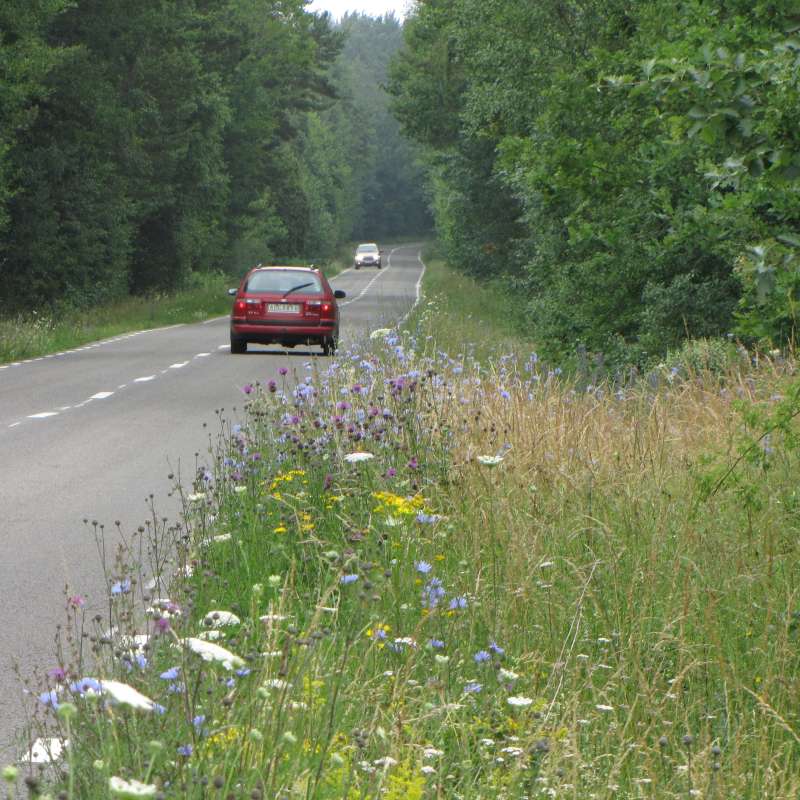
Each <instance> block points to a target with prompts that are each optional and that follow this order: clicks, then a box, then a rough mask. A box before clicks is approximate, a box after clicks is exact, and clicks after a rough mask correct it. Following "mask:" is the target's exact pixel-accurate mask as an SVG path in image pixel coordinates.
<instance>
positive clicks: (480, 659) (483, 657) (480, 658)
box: [472, 650, 491, 664]
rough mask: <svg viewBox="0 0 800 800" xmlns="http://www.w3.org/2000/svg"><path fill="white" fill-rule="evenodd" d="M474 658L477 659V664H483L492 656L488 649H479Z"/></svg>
mask: <svg viewBox="0 0 800 800" xmlns="http://www.w3.org/2000/svg"><path fill="white" fill-rule="evenodd" d="M472 658H473V659H474V660H475V663H476V664H483V663H484V662H485V661H488V660H489V659H490V658H491V656H490V655H489V653H487V652H486V650H478V652H477V653H475V655H474V656H473V657H472Z"/></svg>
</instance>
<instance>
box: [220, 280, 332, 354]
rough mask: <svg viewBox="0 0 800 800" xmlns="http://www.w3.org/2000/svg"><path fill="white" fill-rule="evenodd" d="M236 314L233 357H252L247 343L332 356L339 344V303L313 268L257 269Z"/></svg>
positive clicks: (239, 295) (237, 292)
mask: <svg viewBox="0 0 800 800" xmlns="http://www.w3.org/2000/svg"><path fill="white" fill-rule="evenodd" d="M228 293H229V294H230V295H233V296H235V297H236V299H235V300H234V301H233V309H232V310H231V353H245V352H247V344H248V342H253V343H256V344H280V345H283V346H284V347H294V346H295V345H296V344H316V345H319V346H320V347H321V348H322V352H323V353H324V354H325V355H326V356H327V355H331V354H332V353H333V352H334V351H335V350H336V345H337V342H338V339H339V308H338V306H337V304H336V301H337V300H338V299H341V298H342V297H344V296H345V293H344V292H343V291H342V290H341V289H337V290H336V291H334V290H333V289H332V288H331V285H330V284H329V283H328V281H327V280H326V279H325V276H324V275H323V274H322V273H321V272H320V271H319V270H318V269H314V268H313V267H262V266H258V267H254V268H253V269H251V270H250V272H248V273H247V275H245V276H244V279H243V280H242V283H241V285H240V286H239V288H238V289H230V290H229V292H228Z"/></svg>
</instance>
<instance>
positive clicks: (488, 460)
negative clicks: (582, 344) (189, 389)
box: [5, 263, 800, 800]
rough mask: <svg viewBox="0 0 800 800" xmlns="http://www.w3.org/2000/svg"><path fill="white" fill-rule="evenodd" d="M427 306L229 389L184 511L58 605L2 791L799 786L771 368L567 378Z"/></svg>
mask: <svg viewBox="0 0 800 800" xmlns="http://www.w3.org/2000/svg"><path fill="white" fill-rule="evenodd" d="M425 286H426V294H425V297H424V300H423V302H422V303H421V305H420V306H419V307H418V309H417V311H416V312H415V313H414V315H412V318H411V319H410V320H409V321H408V324H407V326H406V327H405V329H404V330H402V331H397V330H388V329H386V330H376V331H374V332H373V333H372V335H371V336H370V337H369V339H368V340H366V341H364V342H361V343H359V344H358V345H357V346H354V347H353V348H352V349H351V350H350V351H348V352H342V353H341V354H340V356H339V357H338V358H337V359H336V360H332V361H330V362H325V364H324V365H323V366H321V367H317V366H315V363H311V364H308V365H302V366H294V367H287V368H281V369H279V370H278V371H277V372H276V374H274V375H261V376H254V381H253V383H252V385H248V386H245V387H244V390H243V391H244V399H245V406H244V410H243V411H242V412H241V415H240V416H237V417H231V418H223V417H222V416H220V418H219V427H218V430H217V431H216V432H215V433H214V435H213V436H212V439H211V443H210V448H209V451H208V454H207V457H206V461H205V463H204V465H203V466H202V468H201V469H200V471H199V472H198V475H197V477H196V480H195V481H194V482H193V483H192V485H190V486H188V485H187V486H183V487H176V491H179V492H181V494H182V497H183V502H184V519H183V520H182V521H181V523H180V524H175V525H170V524H168V523H167V522H165V521H163V520H161V519H160V517H159V515H158V513H157V509H154V513H153V520H152V522H151V524H150V525H147V526H143V527H142V528H140V529H139V530H138V531H133V532H126V531H123V530H120V531H118V532H117V534H118V535H119V536H121V538H122V540H123V545H122V546H121V548H120V550H119V552H118V553H117V554H115V555H114V554H110V555H109V556H108V559H107V564H106V578H107V586H108V593H107V597H104V598H89V597H86V596H84V595H83V594H81V592H80V587H70V588H69V590H68V592H67V596H66V598H65V600H66V611H67V617H66V622H65V624H64V625H63V626H62V629H61V637H60V641H61V647H60V649H59V651H58V654H57V655H55V656H54V662H53V665H52V669H51V670H50V671H49V672H48V674H47V678H46V681H45V682H44V683H40V684H36V683H34V682H31V684H30V687H29V688H30V691H31V692H32V693H33V698H32V702H33V703H34V704H35V706H36V710H35V716H34V724H33V726H32V730H31V734H32V738H35V739H38V741H37V742H36V745H35V750H34V753H35V759H34V760H35V761H38V762H41V765H40V766H34V767H33V768H32V770H31V772H30V774H29V773H28V771H27V770H26V769H21V770H20V771H18V772H15V768H12V769H9V770H7V771H6V772H5V775H6V777H7V780H8V781H9V784H10V788H11V787H13V785H15V784H16V785H19V786H25V783H24V781H27V787H28V790H29V791H30V793H31V795H32V796H33V795H35V794H36V793H37V792H38V793H40V794H39V796H42V795H49V796H50V797H65V798H69V799H70V800H72V799H73V798H81V799H82V800H83V799H84V798H88V799H89V800H92V799H93V798H106V797H109V796H116V797H164V798H207V797H220V798H259V797H264V798H267V797H269V798H274V797H279V798H331V800H332V799H333V798H342V797H345V798H353V799H354V800H355V798H374V797H387V798H397V800H399V799H400V798H412V800H413V799H414V798H417V799H418V800H421V799H422V798H434V797H439V798H444V797H447V798H459V797H460V798H481V797H483V798H489V797H491V798H508V799H509V800H511V799H512V798H514V799H516V798H522V797H530V798H534V797H551V796H556V797H570V798H575V799H576V800H578V798H586V797H598V798H611V797H624V798H659V799H660V798H669V797H674V798H678V797H680V798H686V797H707V798H715V797H718V798H723V797H738V798H761V797H771V798H786V799H787V800H788V799H789V798H794V797H796V796H797V794H798V792H799V791H800V782H799V780H798V775H800V769H799V768H798V767H799V766H800V765H799V764H798V758H800V755H799V753H800V751H799V750H798V741H800V714H798V707H797V703H796V696H797V690H798V666H800V664H799V663H798V655H797V644H798V635H800V600H799V599H798V589H799V588H800V585H799V583H798V579H799V578H800V575H798V564H799V563H800V560H799V559H798V557H797V556H798V553H797V541H798V535H797V534H798V509H800V495H798V490H797V486H796V475H797V471H798V466H799V465H798V460H799V456H800V449H799V446H798V442H800V439H798V436H797V425H796V419H797V415H798V414H800V389H799V388H798V382H797V377H796V366H795V362H794V361H793V360H791V359H790V360H785V359H783V358H781V357H780V356H778V355H775V356H773V357H770V358H766V359H765V358H761V357H758V358H755V357H754V356H753V354H751V353H749V352H747V351H745V350H744V348H741V347H739V346H737V345H736V344H735V343H730V342H722V343H721V344H720V345H719V346H717V345H716V344H714V343H710V342H706V343H702V342H699V343H695V344H693V345H692V346H691V347H690V348H686V349H685V350H684V351H682V353H677V354H675V356H674V358H673V359H672V361H670V362H669V363H667V362H665V363H664V364H663V365H661V366H659V367H658V368H657V369H655V370H653V371H652V372H651V373H650V374H648V375H647V376H643V377H640V376H636V375H634V376H628V377H627V378H625V379H622V378H618V379H617V380H616V382H613V381H608V380H598V381H592V380H591V379H588V380H587V379H586V376H584V377H583V378H581V376H580V375H579V376H578V378H581V380H576V379H567V378H565V377H564V376H563V375H561V374H560V370H559V369H558V368H557V367H556V366H555V365H548V364H545V363H543V362H542V360H541V359H539V357H538V356H537V354H536V353H535V352H534V351H533V350H532V348H531V346H530V344H529V343H528V342H526V341H525V340H524V339H522V338H520V337H519V336H516V335H514V332H513V329H512V326H511V325H510V324H509V322H508V319H507V318H508V317H510V316H511V315H510V314H506V313H504V311H506V310H508V309H509V308H512V307H513V303H512V302H511V301H510V300H509V299H508V298H506V299H505V300H502V298H500V297H499V296H498V295H497V294H491V293H482V294H481V297H482V298H483V299H482V301H481V302H480V303H476V301H475V296H476V292H475V290H474V287H473V286H471V285H469V284H468V283H467V282H466V281H455V280H453V277H452V275H451V274H449V273H448V272H447V271H446V270H445V269H444V268H443V267H441V266H440V265H437V264H436V263H434V264H433V265H432V268H431V269H430V271H429V273H428V278H427V280H426V284H425ZM437 287H442V288H445V289H446V290H444V291H441V290H439V289H437ZM478 340H480V341H481V342H482V343H483V344H481V345H480V346H481V347H487V345H486V344H485V343H486V342H491V341H497V342H502V345H501V346H500V347H498V349H497V350H496V351H495V352H494V353H490V352H488V350H482V351H479V350H477V349H476V347H477V345H475V346H474V345H473V342H477V341H478ZM316 363H319V362H316ZM256 377H257V378H258V381H256V380H255V378H256ZM589 378H591V376H589ZM101 533H102V531H101V528H100V526H99V525H97V524H95V525H92V523H87V536H89V537H91V536H92V535H96V536H101ZM64 741H68V744H67V745H66V746H64ZM39 770H41V771H39Z"/></svg>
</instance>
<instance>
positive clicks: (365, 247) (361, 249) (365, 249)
mask: <svg viewBox="0 0 800 800" xmlns="http://www.w3.org/2000/svg"><path fill="white" fill-rule="evenodd" d="M377 249H378V248H377V246H376V245H374V244H360V245H359V246H358V250H356V252H357V253H374V252H376V251H377Z"/></svg>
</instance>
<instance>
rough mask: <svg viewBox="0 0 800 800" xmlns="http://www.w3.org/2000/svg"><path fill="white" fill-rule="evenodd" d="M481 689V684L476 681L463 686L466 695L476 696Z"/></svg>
mask: <svg viewBox="0 0 800 800" xmlns="http://www.w3.org/2000/svg"><path fill="white" fill-rule="evenodd" d="M481 689H483V684H482V683H478V682H477V681H470V682H469V683H467V684H464V691H465V692H467V693H468V694H477V693H478V692H479V691H480V690H481Z"/></svg>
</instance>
